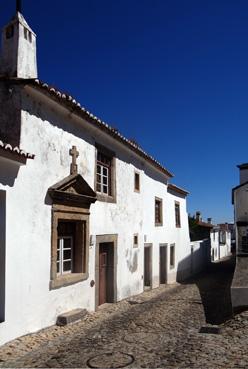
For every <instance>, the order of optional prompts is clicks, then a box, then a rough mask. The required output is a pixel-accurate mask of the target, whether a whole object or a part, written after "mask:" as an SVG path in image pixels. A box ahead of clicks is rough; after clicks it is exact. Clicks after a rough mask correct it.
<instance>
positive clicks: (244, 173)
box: [231, 163, 248, 309]
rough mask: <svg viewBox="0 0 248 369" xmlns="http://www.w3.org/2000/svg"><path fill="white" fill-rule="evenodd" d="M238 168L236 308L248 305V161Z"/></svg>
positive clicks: (235, 195)
mask: <svg viewBox="0 0 248 369" xmlns="http://www.w3.org/2000/svg"><path fill="white" fill-rule="evenodd" d="M238 168H239V171H240V184H239V185H238V186H237V187H235V188H233V190H232V203H233V205H234V226H235V234H236V267H235V272H234V276H233V281H232V286H231V296H232V305H233V308H234V309H239V308H242V307H245V306H248V278H247V269H248V258H247V256H248V163H245V164H241V165H238Z"/></svg>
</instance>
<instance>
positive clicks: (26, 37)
mask: <svg viewBox="0 0 248 369" xmlns="http://www.w3.org/2000/svg"><path fill="white" fill-rule="evenodd" d="M24 38H25V39H26V40H27V39H28V29H27V28H25V27H24Z"/></svg>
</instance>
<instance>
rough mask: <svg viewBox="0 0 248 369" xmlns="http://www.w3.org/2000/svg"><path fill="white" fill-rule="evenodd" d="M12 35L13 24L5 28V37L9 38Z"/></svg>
mask: <svg viewBox="0 0 248 369" xmlns="http://www.w3.org/2000/svg"><path fill="white" fill-rule="evenodd" d="M13 36H14V26H13V25H11V26H8V27H7V28H6V38H7V39H9V38H12V37H13Z"/></svg>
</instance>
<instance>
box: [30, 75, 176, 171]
mask: <svg viewBox="0 0 248 369" xmlns="http://www.w3.org/2000/svg"><path fill="white" fill-rule="evenodd" d="M23 83H26V84H29V85H31V86H33V87H35V88H36V89H39V90H40V91H42V92H43V93H46V94H48V95H49V96H50V97H52V98H53V99H55V100H56V101H57V102H59V103H61V104H63V105H65V106H66V107H69V108H71V109H73V112H75V113H77V114H78V115H80V116H82V117H83V118H84V119H87V121H88V122H89V123H91V124H94V125H96V126H97V127H98V128H100V129H101V130H103V131H104V132H106V133H107V134H109V135H111V136H112V137H113V138H115V139H116V140H118V141H119V142H122V143H123V144H124V145H126V146H127V147H128V148H129V149H131V150H132V151H134V152H135V153H136V154H138V155H139V156H141V157H142V158H144V159H146V160H147V161H148V162H149V163H150V164H152V165H153V166H154V167H156V168H157V169H159V170H160V171H161V172H162V173H163V174H165V175H166V176H168V177H173V174H172V173H170V172H169V171H168V170H167V169H166V168H165V167H164V166H162V165H161V164H160V163H159V162H158V161H157V160H156V159H154V158H153V157H152V156H150V155H149V154H147V153H146V152H145V151H144V150H143V149H142V148H141V147H140V146H139V145H138V144H137V143H136V142H134V141H133V140H129V139H127V138H126V137H124V136H123V135H122V134H121V133H120V132H118V130H117V129H115V128H112V127H111V126H109V125H108V124H107V123H105V122H104V121H102V120H101V119H99V118H97V117H96V116H95V115H93V114H92V113H90V112H89V111H88V110H86V109H85V108H84V107H82V106H81V105H80V103H79V102H78V101H76V100H75V99H74V98H73V97H72V96H70V95H68V94H66V93H63V92H61V91H59V90H57V89H56V88H54V87H52V86H49V85H48V84H47V83H43V82H41V81H40V80H39V79H36V80H26V81H25V80H24V81H23Z"/></svg>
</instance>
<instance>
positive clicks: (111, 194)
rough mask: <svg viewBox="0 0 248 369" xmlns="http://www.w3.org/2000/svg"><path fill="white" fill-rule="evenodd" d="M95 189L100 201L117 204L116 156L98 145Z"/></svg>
mask: <svg viewBox="0 0 248 369" xmlns="http://www.w3.org/2000/svg"><path fill="white" fill-rule="evenodd" d="M96 149H97V154H96V178H95V189H96V192H97V194H98V196H97V198H98V200H100V201H107V202H115V193H116V191H115V156H114V153H113V152H112V151H110V150H108V149H106V148H105V147H102V146H100V145H96Z"/></svg>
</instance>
